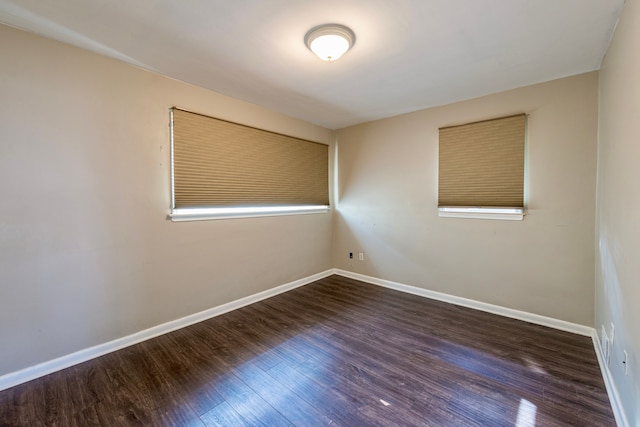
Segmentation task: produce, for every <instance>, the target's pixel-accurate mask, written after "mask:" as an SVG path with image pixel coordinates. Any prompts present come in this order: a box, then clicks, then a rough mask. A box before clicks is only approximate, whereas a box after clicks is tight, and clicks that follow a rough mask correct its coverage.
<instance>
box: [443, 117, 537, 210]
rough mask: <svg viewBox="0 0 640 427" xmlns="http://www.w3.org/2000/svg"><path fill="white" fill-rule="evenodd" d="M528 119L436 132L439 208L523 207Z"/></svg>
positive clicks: (489, 122)
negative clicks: (437, 137) (437, 140)
mask: <svg viewBox="0 0 640 427" xmlns="http://www.w3.org/2000/svg"><path fill="white" fill-rule="evenodd" d="M525 125H526V115H525V114H520V115H517V116H510V117H504V118H499V119H493V120H487V121H482V122H476V123H469V124H464V125H460V126H452V127H445V128H440V132H439V133H440V136H439V137H440V145H439V148H440V151H439V172H438V206H440V207H443V206H486V207H523V206H524V154H525V149H524V147H525Z"/></svg>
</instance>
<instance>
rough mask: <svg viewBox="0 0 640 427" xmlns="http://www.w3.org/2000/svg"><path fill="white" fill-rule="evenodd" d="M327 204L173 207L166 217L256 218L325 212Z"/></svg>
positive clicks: (327, 208) (203, 218)
mask: <svg viewBox="0 0 640 427" xmlns="http://www.w3.org/2000/svg"><path fill="white" fill-rule="evenodd" d="M330 209H331V208H330V207H329V206H271V207H246V208H192V209H189V208H187V209H173V210H172V211H171V213H170V214H169V215H168V219H170V220H171V221H173V222H183V221H205V220H212V219H230V218H256V217H263V216H280V215H303V214H319V213H327V212H329V210H330Z"/></svg>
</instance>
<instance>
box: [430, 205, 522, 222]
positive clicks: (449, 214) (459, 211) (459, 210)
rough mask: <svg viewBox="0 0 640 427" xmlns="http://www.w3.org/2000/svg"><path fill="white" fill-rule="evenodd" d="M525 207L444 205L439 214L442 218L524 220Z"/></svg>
mask: <svg viewBox="0 0 640 427" xmlns="http://www.w3.org/2000/svg"><path fill="white" fill-rule="evenodd" d="M524 215H525V213H524V209H523V208H485V207H475V206H442V207H439V208H438V216H439V217H442V218H472V219H498V220H503V221H522V220H523V219H524Z"/></svg>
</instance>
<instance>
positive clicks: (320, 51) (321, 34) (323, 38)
mask: <svg viewBox="0 0 640 427" xmlns="http://www.w3.org/2000/svg"><path fill="white" fill-rule="evenodd" d="M355 41H356V36H355V34H353V31H351V29H350V28H349V27H345V26H344V25H340V24H324V25H318V26H317V27H313V28H312V29H310V30H309V31H308V32H307V34H306V35H305V36H304V43H305V44H306V45H307V47H308V48H309V50H310V51H311V52H313V53H315V54H316V55H318V58H320V59H322V60H323V61H335V60H336V59H338V58H340V57H341V56H342V55H344V54H345V53H346V52H347V51H348V50H349V49H351V46H353V44H354V43H355Z"/></svg>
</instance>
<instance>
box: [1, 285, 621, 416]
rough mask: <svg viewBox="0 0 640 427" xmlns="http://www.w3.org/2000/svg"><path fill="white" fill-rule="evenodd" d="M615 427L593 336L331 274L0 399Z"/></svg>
mask: <svg viewBox="0 0 640 427" xmlns="http://www.w3.org/2000/svg"><path fill="white" fill-rule="evenodd" d="M518 422H520V423H521V426H522V427H524V426H527V427H528V426H534V425H535V426H586V425H589V426H615V420H614V417H613V413H612V411H611V406H610V404H609V400H608V398H607V393H606V390H605V387H604V383H603V380H602V376H601V373H600V370H599V367H598V363H597V360H596V356H595V353H594V349H593V346H592V343H591V340H590V339H589V338H586V337H583V336H578V335H574V334H571V333H568V332H563V331H557V330H553V329H550V328H546V327H543V326H538V325H534V324H530V323H526V322H522V321H518V320H513V319H509V318H505V317H500V316H497V315H493V314H489V313H485V312H480V311H475V310H472V309H468V308H463V307H458V306H454V305H451V304H447V303H444V302H440V301H432V300H429V299H425V298H421V297H418V296H415V295H409V294H404V293H401V292H398V291H394V290H390V289H385V288H381V287H377V286H374V285H370V284H365V283H362V282H358V281H356V280H352V279H348V278H344V277H340V276H331V277H328V278H325V279H322V280H319V281H317V282H314V283H312V284H309V285H306V286H304V287H301V288H297V289H294V290H292V291H289V292H287V293H284V294H281V295H278V296H275V297H273V298H269V299H267V300H264V301H261V302H259V303H256V304H253V305H250V306H247V307H244V308H241V309H239V310H236V311H233V312H230V313H227V314H224V315H222V316H218V317H216V318H213V319H210V320H207V321H205V322H201V323H198V324H196V325H192V326H189V327H187V328H184V329H181V330H178V331H175V332H171V333H169V334H166V335H163V336H160V337H157V338H154V339H151V340H148V341H145V342H143V343H140V344H137V345H134V346H131V347H128V348H125V349H123V350H120V351H117V352H114V353H110V354H108V355H105V356H102V357H99V358H97V359H94V360H91V361H88V362H85V363H82V364H79V365H76V366H73V367H71V368H68V369H65V370H63V371H59V372H56V373H54V374H51V375H48V376H46V377H42V378H40V379H37V380H34V381H31V382H29V383H26V384H22V385H19V386H16V387H13V388H11V389H8V390H5V391H2V392H0V426H90V425H102V426H304V427H309V426H437V427H440V426H456V427H459V426H512V427H513V426H515V425H517V423H518Z"/></svg>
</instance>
